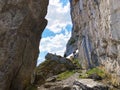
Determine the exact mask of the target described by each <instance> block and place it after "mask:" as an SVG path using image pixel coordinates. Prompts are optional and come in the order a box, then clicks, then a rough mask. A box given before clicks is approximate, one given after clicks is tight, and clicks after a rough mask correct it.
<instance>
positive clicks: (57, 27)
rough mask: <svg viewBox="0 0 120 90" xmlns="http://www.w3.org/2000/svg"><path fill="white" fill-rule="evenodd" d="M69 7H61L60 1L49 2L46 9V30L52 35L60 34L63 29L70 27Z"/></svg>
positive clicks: (51, 0)
mask: <svg viewBox="0 0 120 90" xmlns="http://www.w3.org/2000/svg"><path fill="white" fill-rule="evenodd" d="M69 13H70V5H69V3H67V5H65V6H63V3H62V2H60V0H50V2H49V7H48V14H47V16H46V18H47V20H48V25H47V29H49V30H51V31H52V32H54V33H60V32H61V31H62V30H63V29H65V27H66V26H67V25H68V24H70V25H71V17H70V14H69Z"/></svg>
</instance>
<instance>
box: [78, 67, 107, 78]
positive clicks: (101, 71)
mask: <svg viewBox="0 0 120 90" xmlns="http://www.w3.org/2000/svg"><path fill="white" fill-rule="evenodd" d="M91 74H97V75H99V76H101V77H102V78H105V77H106V73H105V72H104V71H103V70H101V69H100V68H99V67H96V68H93V69H90V70H88V71H86V72H85V73H84V74H81V75H80V76H79V78H87V77H88V76H89V75H91Z"/></svg>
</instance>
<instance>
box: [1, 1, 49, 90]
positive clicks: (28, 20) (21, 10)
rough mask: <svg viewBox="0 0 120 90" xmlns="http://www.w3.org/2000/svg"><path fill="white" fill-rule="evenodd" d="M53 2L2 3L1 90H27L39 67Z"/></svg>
mask: <svg viewBox="0 0 120 90" xmlns="http://www.w3.org/2000/svg"><path fill="white" fill-rule="evenodd" d="M48 1H49V0H0V90H23V89H25V87H26V86H27V85H28V84H29V83H30V77H31V74H32V72H33V69H34V67H35V66H36V60H37V57H38V53H39V40H40V38H41V33H42V31H43V30H44V28H45V26H46V25H47V20H46V19H45V15H46V13H47V6H48Z"/></svg>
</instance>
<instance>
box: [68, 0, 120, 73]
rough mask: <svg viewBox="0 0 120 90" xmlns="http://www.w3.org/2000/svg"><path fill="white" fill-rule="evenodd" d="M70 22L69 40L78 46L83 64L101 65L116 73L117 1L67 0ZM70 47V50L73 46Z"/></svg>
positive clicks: (119, 52)
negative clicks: (71, 29)
mask: <svg viewBox="0 0 120 90" xmlns="http://www.w3.org/2000/svg"><path fill="white" fill-rule="evenodd" d="M70 3H71V17H72V22H73V31H72V37H71V39H72V38H74V39H76V40H75V42H74V43H73V44H69V42H70V40H71V39H70V40H69V42H68V44H67V50H66V55H68V54H69V52H67V51H72V50H73V49H76V48H78V50H79V59H80V62H81V63H82V66H83V68H87V69H88V68H92V67H95V66H97V65H100V64H102V65H105V68H106V70H107V71H109V72H115V73H117V75H120V1H119V0H70ZM73 51H74V50H73Z"/></svg>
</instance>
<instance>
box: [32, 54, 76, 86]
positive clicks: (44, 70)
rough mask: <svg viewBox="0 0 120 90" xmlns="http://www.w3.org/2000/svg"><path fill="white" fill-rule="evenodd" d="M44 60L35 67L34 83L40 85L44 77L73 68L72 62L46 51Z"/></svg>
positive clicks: (44, 79)
mask: <svg viewBox="0 0 120 90" xmlns="http://www.w3.org/2000/svg"><path fill="white" fill-rule="evenodd" d="M45 58H46V60H45V61H44V62H43V63H41V64H40V65H39V66H38V67H37V68H36V74H35V81H34V84H38V85H41V84H43V83H45V81H46V79H47V78H49V77H52V76H54V75H57V74H59V73H61V72H63V71H66V70H72V69H74V68H75V67H74V64H73V63H72V62H71V61H70V60H69V59H66V58H64V57H61V56H57V55H54V54H50V53H48V54H47V55H46V57H45Z"/></svg>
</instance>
